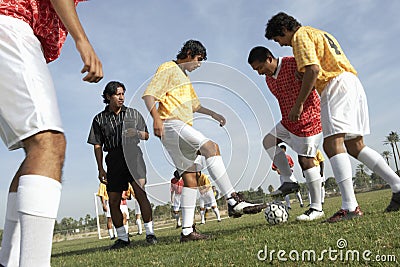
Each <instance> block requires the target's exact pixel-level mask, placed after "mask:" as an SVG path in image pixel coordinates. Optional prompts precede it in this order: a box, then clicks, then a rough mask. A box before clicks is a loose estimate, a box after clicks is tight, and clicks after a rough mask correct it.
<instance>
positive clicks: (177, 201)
mask: <svg viewBox="0 0 400 267" xmlns="http://www.w3.org/2000/svg"><path fill="white" fill-rule="evenodd" d="M180 207H181V194H176V193H175V194H174V203H173V214H174V218H175V220H176V228H180V227H182V222H181V218H180V216H179V209H180Z"/></svg>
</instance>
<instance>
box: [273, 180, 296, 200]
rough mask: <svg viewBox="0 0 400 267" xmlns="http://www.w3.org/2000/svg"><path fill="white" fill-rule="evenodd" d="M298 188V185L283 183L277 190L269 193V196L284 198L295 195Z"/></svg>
mask: <svg viewBox="0 0 400 267" xmlns="http://www.w3.org/2000/svg"><path fill="white" fill-rule="evenodd" d="M299 189H300V186H299V184H298V183H295V182H284V183H283V184H282V185H281V186H280V187H279V188H278V190H275V191H274V192H272V193H271V196H283V197H284V196H286V195H288V194H290V193H295V192H297V191H299Z"/></svg>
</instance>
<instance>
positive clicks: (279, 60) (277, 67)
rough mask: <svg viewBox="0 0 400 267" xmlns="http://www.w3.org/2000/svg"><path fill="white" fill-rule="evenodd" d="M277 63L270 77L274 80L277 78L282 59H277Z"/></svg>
mask: <svg viewBox="0 0 400 267" xmlns="http://www.w3.org/2000/svg"><path fill="white" fill-rule="evenodd" d="M277 61H278V65H277V66H276V71H275V73H274V75H272V78H274V79H275V80H276V79H277V78H278V75H279V71H280V70H281V67H282V58H281V57H278V58H277Z"/></svg>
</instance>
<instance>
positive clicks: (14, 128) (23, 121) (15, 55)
mask: <svg viewBox="0 0 400 267" xmlns="http://www.w3.org/2000/svg"><path fill="white" fill-rule="evenodd" d="M0 94H1V97H0V136H1V138H2V139H3V142H4V143H5V145H6V146H7V147H8V149H10V150H13V149H17V148H21V147H23V144H22V142H21V141H22V140H24V139H26V138H28V137H30V136H33V135H35V134H37V133H38V132H41V131H45V130H55V131H58V132H63V129H62V124H61V118H60V114H59V111H58V105H57V98H56V93H55V90H54V85H53V80H52V78H51V75H50V71H49V69H48V67H47V64H46V61H45V58H44V56H43V53H42V49H41V44H40V42H39V40H38V39H37V38H36V36H35V35H34V34H33V31H32V29H31V27H30V26H29V25H28V24H27V23H25V22H23V21H22V20H19V19H16V18H12V17H8V16H3V15H0Z"/></svg>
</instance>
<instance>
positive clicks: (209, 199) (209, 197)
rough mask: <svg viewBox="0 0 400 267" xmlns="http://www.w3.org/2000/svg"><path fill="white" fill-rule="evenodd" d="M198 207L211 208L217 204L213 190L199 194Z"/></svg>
mask: <svg viewBox="0 0 400 267" xmlns="http://www.w3.org/2000/svg"><path fill="white" fill-rule="evenodd" d="M199 205H200V208H211V207H216V206H217V201H216V200H215V196H214V192H213V191H212V190H208V191H207V192H205V193H204V194H200V198H199Z"/></svg>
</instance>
